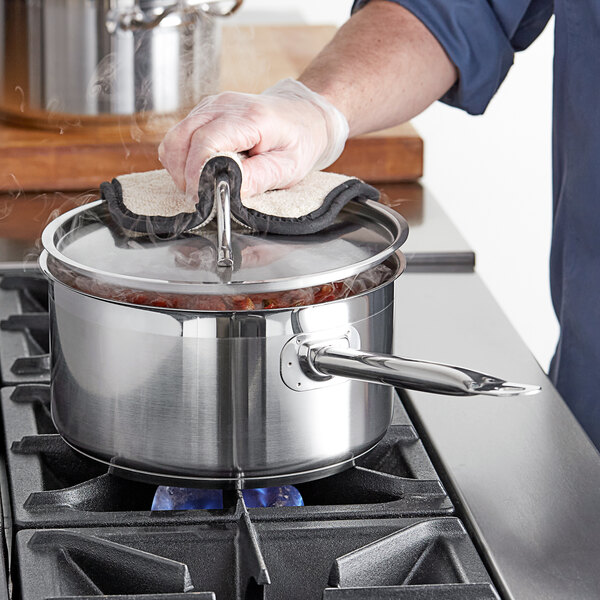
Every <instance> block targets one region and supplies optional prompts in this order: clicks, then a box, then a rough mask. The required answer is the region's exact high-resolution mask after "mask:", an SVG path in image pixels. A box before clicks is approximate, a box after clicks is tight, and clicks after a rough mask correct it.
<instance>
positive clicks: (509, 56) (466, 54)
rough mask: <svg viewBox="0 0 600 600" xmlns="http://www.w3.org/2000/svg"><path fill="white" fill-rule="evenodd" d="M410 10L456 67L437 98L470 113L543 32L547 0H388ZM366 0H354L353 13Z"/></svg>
mask: <svg viewBox="0 0 600 600" xmlns="http://www.w3.org/2000/svg"><path fill="white" fill-rule="evenodd" d="M390 1H392V2H396V3H397V4H400V5H401V6H404V7H405V8H406V9H408V10H409V11H410V12H411V13H413V14H414V15H415V16H416V17H417V18H418V19H419V20H420V21H421V22H422V23H423V24H424V25H425V26H426V27H427V28H428V29H429V31H431V33H432V34H433V35H434V36H435V37H436V38H437V40H438V41H439V42H440V44H441V45H442V47H443V48H444V50H445V51H446V53H447V54H448V56H449V57H450V60H451V61H452V62H453V63H454V64H455V65H456V68H457V69H458V73H459V76H458V81H457V82H456V83H455V84H454V86H453V87H452V88H451V89H450V90H449V91H448V92H447V93H446V94H445V95H444V96H443V97H442V98H441V100H442V102H445V103H446V104H450V105H452V106H457V107H459V108H462V109H464V110H466V111H467V112H469V113H471V114H475V115H479V114H481V113H483V111H484V110H485V109H486V107H487V105H488V103H489V101H490V100H491V99H492V96H493V95H494V94H495V93H496V91H497V89H498V88H499V87H500V84H501V83H502V81H503V80H504V78H505V77H506V74H507V73H508V70H509V69H510V67H511V65H512V63H513V58H514V53H515V52H516V51H518V50H523V49H524V48H526V47H527V46H529V44H531V42H533V40H534V39H535V38H536V37H537V36H538V35H539V34H540V33H541V32H542V30H543V29H544V27H545V26H546V23H547V22H548V20H549V19H550V17H551V15H552V11H553V2H552V0H390ZM368 2H369V0H355V2H354V5H353V7H352V11H353V12H354V11H356V10H358V9H359V8H362V7H363V6H364V5H365V4H367V3H368Z"/></svg>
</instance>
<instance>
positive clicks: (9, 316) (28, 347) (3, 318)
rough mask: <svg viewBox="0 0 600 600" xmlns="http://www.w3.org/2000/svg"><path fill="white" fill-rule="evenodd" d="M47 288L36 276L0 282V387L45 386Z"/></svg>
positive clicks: (47, 375)
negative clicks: (35, 384) (16, 385)
mask: <svg viewBox="0 0 600 600" xmlns="http://www.w3.org/2000/svg"><path fill="white" fill-rule="evenodd" d="M48 325H49V320H48V284H47V283H46V280H45V278H44V277H43V276H42V275H41V274H40V273H35V272H33V273H30V274H23V275H5V276H4V277H3V278H2V280H0V373H1V375H2V384H3V385H15V384H18V383H26V382H49V381H50V360H49V356H48V352H49V336H48Z"/></svg>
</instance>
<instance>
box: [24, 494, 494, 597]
mask: <svg viewBox="0 0 600 600" xmlns="http://www.w3.org/2000/svg"><path fill="white" fill-rule="evenodd" d="M17 558H18V561H19V570H20V573H22V574H23V576H22V577H21V582H20V586H21V592H22V599H23V600H42V599H43V598H48V597H65V596H69V597H72V596H82V595H121V594H174V593H183V592H188V591H192V590H193V591H197V592H212V593H214V594H215V597H216V599H217V600H252V599H281V600H284V599H285V600H311V599H315V600H319V599H320V598H327V599H333V600H335V599H336V598H337V599H339V598H362V599H365V600H368V599H371V598H372V599H377V598H398V597H400V598H405V599H413V600H415V599H419V598H421V599H423V598H427V599H434V598H446V599H451V600H459V599H461V600H463V599H465V598H473V599H474V598H478V599H479V600H486V599H490V600H493V599H496V600H497V599H498V596H497V595H496V594H495V592H494V591H493V588H492V586H491V582H490V579H489V576H488V574H487V572H486V570H485V568H484V567H483V565H482V563H481V561H480V559H479V557H478V555H477V552H476V551H475V548H474V547H473V545H472V543H471V541H470V539H469V537H468V534H467V533H466V531H465V529H464V527H463V525H462V524H461V522H460V521H459V520H458V519H456V518H454V517H440V518H433V519H431V518H430V519H378V520H364V521H358V520H354V521H346V520H340V521H306V522H293V521H290V522H285V523H269V522H258V523H253V522H252V521H251V519H250V516H249V513H248V512H247V511H246V509H245V507H244V506H243V502H241V501H240V502H238V504H237V508H236V521H235V522H230V523H226V524H218V523H215V522H213V523H203V524H198V525H196V526H184V527H172V528H120V527H117V528H111V529H107V528H101V529H68V530H53V529H46V530H34V531H21V532H20V533H19V534H18V535H17ZM328 588H329V589H328ZM433 592H435V594H433ZM347 594H350V595H347ZM381 594H384V595H381ZM400 594H401V595H400ZM166 597H168V596H166Z"/></svg>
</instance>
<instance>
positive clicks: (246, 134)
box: [158, 79, 348, 197]
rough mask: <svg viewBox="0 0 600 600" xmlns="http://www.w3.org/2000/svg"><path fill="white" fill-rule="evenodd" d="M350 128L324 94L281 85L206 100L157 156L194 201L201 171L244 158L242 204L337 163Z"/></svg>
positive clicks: (301, 86) (291, 82) (297, 84)
mask: <svg viewBox="0 0 600 600" xmlns="http://www.w3.org/2000/svg"><path fill="white" fill-rule="evenodd" d="M347 137H348V122H347V121H346V118H345V117H344V115H343V114H342V113H341V112H340V111H339V110H338V109H337V108H335V106H333V105H332V104H331V103H330V102H328V101H327V100H325V98H323V97H322V96H320V95H319V94H317V93H315V92H313V91H311V90H310V89H309V88H307V87H306V86H305V85H304V84H302V83H300V82H299V81H296V80H294V79H284V80H282V81H280V82H278V83H276V84H275V85H274V86H273V87H271V88H269V89H268V90H266V91H264V92H263V93H262V94H258V95H256V94H241V93H237V92H224V93H222V94H218V95H216V96H209V97H208V98H205V99H204V100H203V101H202V102H200V104H198V106H196V108H194V109H193V110H192V111H191V112H190V114H189V115H188V116H187V117H186V118H185V119H184V120H183V121H181V122H180V123H178V124H177V125H175V126H174V127H173V128H171V129H170V130H169V131H168V132H167V134H166V136H165V138H164V140H163V141H162V143H161V145H160V147H159V149H158V155H159V158H160V161H161V162H162V164H163V166H164V167H165V168H166V169H167V170H168V171H169V173H171V176H172V177H173V179H174V180H175V183H176V184H177V186H178V187H179V188H180V189H181V190H183V191H185V192H186V194H191V195H195V194H196V193H197V188H198V179H199V176H200V169H201V168H202V165H203V164H204V162H205V161H206V160H207V159H208V158H209V157H210V156H212V155H213V154H215V153H217V152H240V153H242V152H243V153H246V154H247V158H246V159H245V160H244V161H243V164H242V166H243V183H242V197H247V196H253V195H255V194H259V193H261V192H264V191H267V190H271V189H282V188H286V187H290V186H292V185H294V184H295V183H298V182H299V181H300V180H301V179H303V178H304V177H305V176H306V175H307V174H308V173H309V172H310V171H312V170H320V169H324V168H325V167H328V166H329V165H330V164H331V163H333V162H334V161H335V160H336V159H337V158H338V157H339V155H340V154H341V153H342V150H343V149H344V144H345V143H346V139H347Z"/></svg>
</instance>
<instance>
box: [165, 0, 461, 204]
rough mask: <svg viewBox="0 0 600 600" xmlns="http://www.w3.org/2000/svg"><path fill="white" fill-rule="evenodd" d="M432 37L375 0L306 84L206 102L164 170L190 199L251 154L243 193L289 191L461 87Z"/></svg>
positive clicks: (172, 140)
mask: <svg viewBox="0 0 600 600" xmlns="http://www.w3.org/2000/svg"><path fill="white" fill-rule="evenodd" d="M455 79H456V69H455V68H454V66H453V65H452V63H451V62H450V60H449V58H448V56H447V55H446V54H445V52H444V50H443V49H442V47H441V46H440V44H439V43H438V42H437V41H436V39H435V37H434V36H433V35H432V34H431V33H429V31H428V30H427V28H426V27H425V26H424V25H422V24H421V22H420V21H419V20H418V19H417V18H416V17H414V16H413V15H412V14H410V13H409V12H408V11H407V10H405V9H404V8H402V7H400V6H398V5H397V4H394V3H391V2H387V1H382V0H376V1H373V2H372V3H371V4H369V5H368V6H366V7H365V8H363V9H362V10H360V11H358V12H357V13H356V14H355V15H354V16H353V17H352V18H351V19H350V20H349V22H348V23H347V24H346V25H344V26H343V27H342V28H341V29H340V30H339V31H338V33H337V34H336V36H335V38H334V40H333V41H332V42H331V43H330V44H329V45H328V46H327V48H325V49H324V50H323V52H322V53H321V54H320V55H319V56H318V57H317V58H316V59H315V60H314V62H313V63H312V64H311V66H310V67H309V68H308V69H307V70H306V71H305V72H304V74H303V75H302V77H301V79H300V81H301V82H303V83H304V84H305V85H306V87H307V88H309V89H310V90H313V91H314V92H317V93H319V94H320V96H317V95H316V94H312V95H311V93H310V91H309V90H303V89H302V86H299V85H298V84H297V82H287V85H279V86H275V91H271V90H267V92H265V94H260V95H252V94H235V93H231V92H229V93H225V94H220V95H218V96H213V97H210V98H208V99H206V100H204V101H203V102H201V103H200V104H199V105H198V106H197V107H196V108H195V109H194V110H193V111H192V112H191V113H190V115H189V116H188V117H186V119H184V120H183V121H182V122H181V123H179V124H178V125H177V126H175V127H174V128H173V129H172V130H171V131H169V132H168V133H167V135H166V136H165V139H164V140H163V143H162V144H161V146H160V148H159V156H160V159H161V162H162V163H163V165H164V166H165V167H166V168H167V169H168V170H169V172H170V173H171V175H172V176H173V178H174V180H175V182H176V183H177V185H178V186H179V187H180V188H182V189H185V190H188V192H189V193H190V194H194V193H195V191H196V188H197V183H198V176H199V173H200V169H201V167H202V165H203V163H204V161H206V160H207V159H208V158H209V156H210V155H211V154H214V153H215V152H223V151H229V152H247V153H248V154H249V158H247V159H246V160H245V161H244V163H243V170H244V173H243V188H242V193H243V195H253V194H256V193H259V192H263V191H265V190H268V189H274V188H283V187H288V186H290V185H293V184H294V183H297V182H298V181H300V180H301V179H302V178H303V177H305V176H306V174H307V173H308V172H309V171H310V170H312V169H314V168H317V169H321V168H325V167H326V166H328V165H329V164H331V163H332V162H334V161H335V159H336V158H337V157H338V156H339V154H340V153H341V151H342V150H343V145H344V142H345V140H346V138H347V136H348V127H347V126H346V123H345V122H344V118H343V116H342V115H344V116H345V117H346V118H347V119H348V125H349V126H350V134H351V135H353V134H358V133H362V132H365V131H370V130H375V129H381V128H384V127H386V126H388V125H392V124H394V123H400V122H402V121H406V120H408V119H409V118H410V117H411V116H413V115H415V114H417V113H418V112H420V111H421V110H423V109H424V108H425V107H426V106H427V105H429V104H431V103H432V102H434V101H435V100H437V99H438V98H439V97H440V96H441V95H442V94H443V93H444V92H445V91H446V90H447V89H448V88H449V87H450V86H451V85H452V84H453V82H454V81H455Z"/></svg>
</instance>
